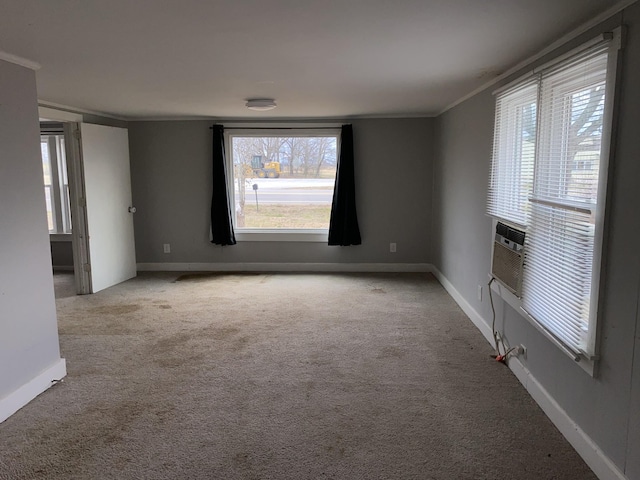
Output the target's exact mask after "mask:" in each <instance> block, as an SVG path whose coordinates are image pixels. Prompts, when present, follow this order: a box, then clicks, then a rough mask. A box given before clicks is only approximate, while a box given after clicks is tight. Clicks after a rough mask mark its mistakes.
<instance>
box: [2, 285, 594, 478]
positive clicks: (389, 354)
mask: <svg viewBox="0 0 640 480" xmlns="http://www.w3.org/2000/svg"><path fill="white" fill-rule="evenodd" d="M176 279H178V275H176V274H167V273H163V274H144V275H141V276H140V277H138V278H137V279H135V280H132V281H129V282H126V283H124V284H122V285H119V286H117V287H114V288H111V289H108V290H107V291H103V292H100V293H98V294H95V295H91V296H82V297H78V296H74V295H72V290H70V288H69V282H68V280H69V277H68V276H67V277H66V280H65V277H57V280H56V281H57V292H58V295H59V298H58V301H57V305H58V316H59V324H60V342H61V349H62V355H63V356H64V357H65V358H66V359H67V365H68V371H69V375H68V377H67V378H66V379H65V380H64V382H63V383H60V384H58V385H56V386H54V387H53V388H52V389H50V390H48V391H47V392H45V393H44V394H43V395H41V396H40V397H38V398H37V399H36V400H34V401H33V402H32V403H30V404H29V405H28V406H26V407H25V408H23V409H22V410H20V411H19V412H18V413H16V414H15V415H14V416H12V417H10V418H9V419H8V420H7V421H5V422H4V423H2V424H0V478H1V479H3V480H4V479H452V480H464V479H496V480H506V479H512V478H513V479H519V480H527V479H531V480H534V479H535V480H541V479H563V480H571V479H576V480H588V479H594V478H595V477H594V476H593V474H592V473H591V472H590V470H589V469H588V468H587V467H586V466H585V464H584V463H583V462H582V460H581V459H580V458H579V456H578V455H577V454H576V453H575V452H574V451H573V450H572V449H571V447H570V446H569V445H568V443H567V442H566V441H565V440H564V439H563V437H562V436H561V435H560V434H559V433H558V431H557V430H556V429H555V428H554V427H553V425H552V424H551V423H550V422H549V420H548V419H547V418H546V417H545V416H544V414H543V413H542V412H541V411H540V410H539V408H538V407H537V406H536V405H535V404H534V402H533V401H532V400H531V398H530V397H529V396H528V395H527V393H526V392H525V391H524V389H523V388H522V387H521V386H520V384H519V383H518V381H517V380H516V379H515V377H514V376H513V375H512V374H511V372H510V371H509V370H508V369H507V368H506V367H505V366H503V365H501V364H498V363H496V362H495V361H494V360H492V359H491V358H490V356H489V355H490V353H491V352H492V350H491V347H490V345H489V344H487V342H486V341H485V340H484V338H483V337H482V336H481V335H480V333H479V332H478V331H477V330H476V329H475V327H473V325H472V324H471V323H470V321H469V320H468V319H467V318H466V317H465V315H464V314H463V313H462V311H461V310H460V309H459V308H458V307H457V306H456V304H455V303H454V302H453V300H452V299H451V298H450V297H449V296H448V295H447V294H446V293H445V292H444V290H443V289H442V287H441V286H440V285H439V284H438V282H437V281H436V280H435V279H434V278H433V277H432V276H431V275H426V274H362V275H358V274H349V275H345V274H331V275H321V274H291V275H286V274H276V275H265V274H255V275H232V274H227V275H224V274H215V275H212V274H208V275H197V274H196V275H187V276H183V277H181V278H180V279H178V280H179V281H176Z"/></svg>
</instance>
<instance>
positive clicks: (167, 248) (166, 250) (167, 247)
mask: <svg viewBox="0 0 640 480" xmlns="http://www.w3.org/2000/svg"><path fill="white" fill-rule="evenodd" d="M162 249H163V251H164V253H171V244H169V243H165V244H163V245H162Z"/></svg>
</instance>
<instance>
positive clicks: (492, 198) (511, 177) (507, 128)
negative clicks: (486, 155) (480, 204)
mask: <svg viewBox="0 0 640 480" xmlns="http://www.w3.org/2000/svg"><path fill="white" fill-rule="evenodd" d="M537 97H538V85H537V83H535V82H534V81H528V82H525V83H523V84H519V85H517V86H516V87H514V88H512V89H509V90H506V91H504V92H502V93H501V94H500V95H499V96H498V97H497V99H496V122H495V133H494V142H493V144H494V150H493V164H492V167H493V168H492V169H491V177H490V179H489V195H488V206H487V209H488V212H489V214H490V215H493V216H495V217H498V218H501V219H504V220H510V221H511V222H513V223H515V224H517V225H521V226H524V225H525V224H526V217H527V212H528V207H529V196H530V195H531V191H532V189H533V165H534V157H535V143H536V104H537Z"/></svg>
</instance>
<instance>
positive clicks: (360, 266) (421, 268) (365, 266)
mask: <svg viewBox="0 0 640 480" xmlns="http://www.w3.org/2000/svg"><path fill="white" fill-rule="evenodd" d="M137 267H138V271H139V272H431V271H432V269H433V265H431V264H430V263H304V262H300V263H275V262H274V263H266V262H265V263H261V262H255V263H138V265H137Z"/></svg>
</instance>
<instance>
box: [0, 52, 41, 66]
mask: <svg viewBox="0 0 640 480" xmlns="http://www.w3.org/2000/svg"><path fill="white" fill-rule="evenodd" d="M0 60H4V61H5V62H9V63H13V64H15V65H20V66H21V67H25V68H29V69H31V70H34V71H37V70H40V68H41V65H40V64H39V63H38V62H34V61H33V60H29V59H28V58H24V57H19V56H18V55H14V54H12V53H9V52H5V51H3V50H0Z"/></svg>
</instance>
